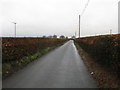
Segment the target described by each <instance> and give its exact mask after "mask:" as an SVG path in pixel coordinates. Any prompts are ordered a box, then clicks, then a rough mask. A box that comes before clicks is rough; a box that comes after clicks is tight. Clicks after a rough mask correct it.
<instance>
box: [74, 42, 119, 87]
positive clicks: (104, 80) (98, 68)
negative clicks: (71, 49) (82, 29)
mask: <svg viewBox="0 0 120 90" xmlns="http://www.w3.org/2000/svg"><path fill="white" fill-rule="evenodd" d="M75 45H76V47H77V49H78V52H79V54H80V56H81V57H82V59H83V62H84V63H85V65H86V66H87V67H88V70H89V72H90V73H91V74H92V76H93V78H95V79H96V81H98V87H99V88H120V80H119V79H118V78H117V76H115V75H113V74H111V72H110V71H109V70H107V69H106V68H104V67H103V66H102V65H100V64H98V63H96V62H95V60H94V59H93V58H91V57H90V55H88V53H86V52H85V51H84V50H83V49H82V48H81V47H80V46H79V45H78V44H76V43H75Z"/></svg>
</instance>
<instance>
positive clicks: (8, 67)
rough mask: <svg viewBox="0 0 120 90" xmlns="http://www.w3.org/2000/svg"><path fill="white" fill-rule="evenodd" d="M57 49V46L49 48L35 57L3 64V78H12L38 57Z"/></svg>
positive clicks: (26, 57)
mask: <svg viewBox="0 0 120 90" xmlns="http://www.w3.org/2000/svg"><path fill="white" fill-rule="evenodd" d="M55 48H56V46H53V47H47V48H45V49H43V50H41V51H38V52H36V53H35V54H33V55H30V56H25V57H23V58H22V59H20V60H16V61H11V62H9V63H4V64H2V78H3V79H5V78H6V77H8V76H10V75H11V74H13V73H15V72H16V71H18V70H19V69H21V68H23V67H24V66H26V65H27V64H29V63H30V62H32V61H34V60H35V59H37V58H38V57H40V56H42V55H44V54H46V53H48V52H49V51H51V50H53V49H55Z"/></svg>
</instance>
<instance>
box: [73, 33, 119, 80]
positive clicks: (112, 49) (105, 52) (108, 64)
mask: <svg viewBox="0 0 120 90" xmlns="http://www.w3.org/2000/svg"><path fill="white" fill-rule="evenodd" d="M75 41H76V42H77V44H78V45H79V46H80V47H81V48H82V49H83V50H85V51H86V52H87V53H88V54H89V55H90V56H91V57H92V58H94V60H95V62H97V63H99V64H100V65H102V66H103V67H105V68H107V69H109V70H110V71H111V74H115V75H117V76H118V77H119V78H120V34H117V35H102V36H93V37H85V38H78V39H76V40H75Z"/></svg>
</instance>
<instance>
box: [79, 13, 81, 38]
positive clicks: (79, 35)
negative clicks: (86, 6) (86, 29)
mask: <svg viewBox="0 0 120 90" xmlns="http://www.w3.org/2000/svg"><path fill="white" fill-rule="evenodd" d="M80 21H81V16H80V15H79V38H80Z"/></svg>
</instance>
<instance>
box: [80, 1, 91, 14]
mask: <svg viewBox="0 0 120 90" xmlns="http://www.w3.org/2000/svg"><path fill="white" fill-rule="evenodd" d="M89 2H90V0H88V1H87V3H86V4H85V7H84V8H83V11H82V13H81V16H82V15H83V14H84V12H85V10H86V8H87V7H88V5H89Z"/></svg>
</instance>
